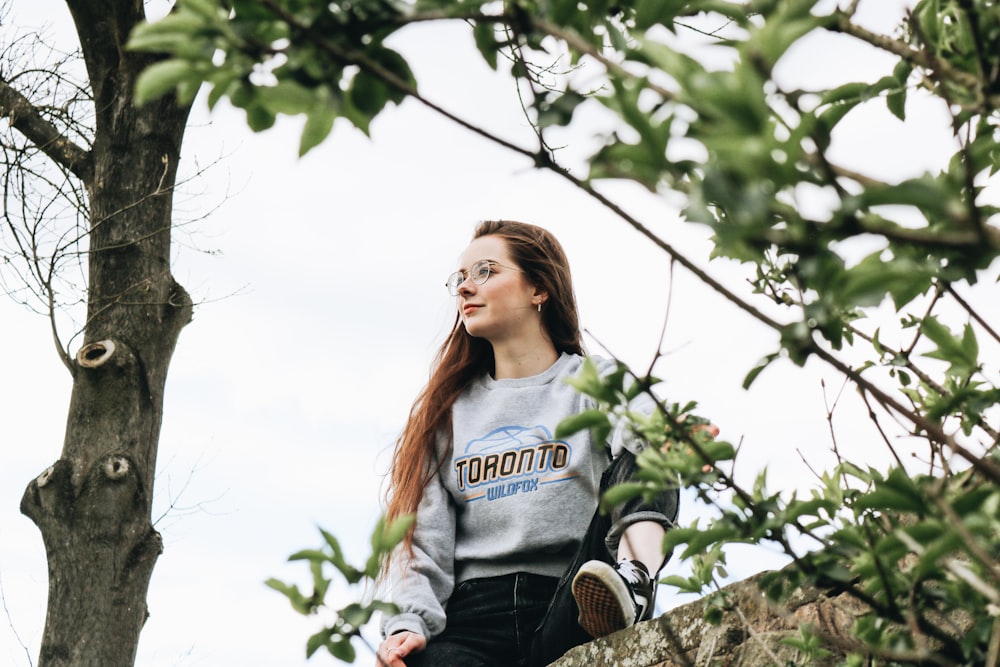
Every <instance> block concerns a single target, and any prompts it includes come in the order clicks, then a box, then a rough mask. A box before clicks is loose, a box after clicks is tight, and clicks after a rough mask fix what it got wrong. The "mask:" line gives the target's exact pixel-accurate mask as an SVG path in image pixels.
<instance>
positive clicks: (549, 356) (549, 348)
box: [493, 342, 559, 380]
mask: <svg viewBox="0 0 1000 667" xmlns="http://www.w3.org/2000/svg"><path fill="white" fill-rule="evenodd" d="M558 358H559V353H558V352H557V351H556V348H555V346H554V345H552V344H551V343H549V342H546V344H545V345H539V346H535V347H531V348H527V349H524V348H522V349H504V348H498V347H496V346H494V348H493V360H494V368H493V377H494V379H497V380H503V379H508V378H526V377H531V376H533V375H538V374H539V373H541V372H543V371H545V370H547V369H548V368H550V367H551V366H552V364H554V363H556V360H557V359H558Z"/></svg>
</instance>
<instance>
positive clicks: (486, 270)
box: [445, 259, 521, 296]
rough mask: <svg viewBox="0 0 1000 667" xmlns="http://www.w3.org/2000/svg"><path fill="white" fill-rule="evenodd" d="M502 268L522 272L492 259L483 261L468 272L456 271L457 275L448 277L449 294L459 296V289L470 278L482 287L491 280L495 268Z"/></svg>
mask: <svg viewBox="0 0 1000 667" xmlns="http://www.w3.org/2000/svg"><path fill="white" fill-rule="evenodd" d="M494 265H496V266H502V267H503V268H505V269H510V270H511V271H520V270H521V269H516V268H514V267H513V266H507V265H505V264H501V263H500V262H496V261H493V260H492V259H481V260H479V261H478V262H476V263H475V264H473V265H472V267H471V268H470V269H469V270H468V271H456V272H455V273H453V274H451V275H450V276H448V280H447V281H446V282H445V287H447V288H448V293H449V294H451V295H452V296H458V288H459V287H461V285H462V283H464V282H465V281H466V280H468V279H469V278H472V282H474V283H475V284H477V285H482V284H483V283H485V282H486V281H487V280H489V279H490V274H491V273H493V266H494Z"/></svg>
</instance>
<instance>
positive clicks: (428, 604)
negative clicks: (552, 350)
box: [382, 354, 641, 639]
mask: <svg viewBox="0 0 1000 667" xmlns="http://www.w3.org/2000/svg"><path fill="white" fill-rule="evenodd" d="M591 359H592V360H593V361H594V362H595V363H596V364H597V367H598V369H599V370H600V371H601V373H602V374H604V373H607V372H610V371H612V370H613V369H614V363H613V362H612V361H610V360H606V359H602V358H600V357H591ZM582 363H583V357H580V356H576V355H569V354H563V355H562V356H561V357H560V358H559V359H558V360H557V361H556V363H555V364H553V365H552V366H551V367H550V368H549V369H548V370H546V371H544V372H543V373H541V374H539V375H535V376H533V377H526V378H513V379H502V380H494V379H492V378H491V377H489V376H488V375H487V376H484V377H481V378H479V379H478V380H475V381H473V383H472V384H471V385H470V386H469V387H468V388H467V389H466V390H465V391H463V392H462V394H461V395H460V396H459V398H458V399H457V400H456V402H455V405H454V407H453V409H452V434H451V436H452V437H451V438H444V437H443V438H441V439H440V440H439V442H438V456H439V457H444V459H445V463H444V465H443V466H441V469H440V473H439V474H438V475H436V476H435V477H434V478H433V479H432V480H431V482H430V484H428V486H427V488H426V489H425V491H424V495H423V497H422V499H421V501H420V505H419V507H418V509H417V517H416V527H415V531H414V536H413V547H414V554H415V557H414V559H413V560H412V561H410V562H409V563H408V566H407V567H405V569H404V568H401V567H399V566H398V563H397V566H396V567H394V568H393V569H392V571H391V577H390V580H391V582H392V599H393V602H394V603H395V604H396V606H397V607H399V609H400V613H399V614H397V615H395V616H390V617H385V618H383V620H382V633H383V635H385V636H387V635H391V634H393V633H396V632H400V631H403V630H409V631H412V632H416V633H419V634H422V635H423V636H424V637H425V638H427V639H430V638H432V637H434V636H436V635H438V634H440V633H441V631H442V630H444V626H445V606H446V603H447V600H448V598H449V597H450V596H451V593H452V590H453V589H454V587H455V586H456V585H457V584H459V583H461V582H463V581H466V580H468V579H473V578H477V577H491V576H497V575H503V574H511V573H514V572H530V573H534V574H541V575H547V576H552V577H560V576H562V574H563V572H564V571H565V569H566V568H567V567H568V566H569V562H570V560H571V559H572V557H573V555H574V553H575V551H576V549H577V547H578V545H579V543H580V541H581V539H582V538H583V535H584V533H585V532H586V530H587V525H588V524H589V522H590V519H591V517H592V515H593V513H594V510H595V509H596V507H597V501H598V491H599V486H600V479H601V473H602V472H603V471H604V470H605V468H607V466H608V464H609V463H610V461H611V457H612V456H617V455H618V454H619V453H620V452H621V451H622V448H623V447H627V448H628V449H630V450H633V451H637V449H639V448H641V444H640V443H638V442H634V441H632V439H631V438H630V437H628V436H629V435H630V434H628V433H627V432H620V431H618V430H616V431H615V432H614V433H613V435H612V437H611V438H610V442H608V443H595V442H593V441H592V438H591V435H590V432H589V430H584V431H581V432H578V433H576V434H574V435H572V436H571V437H569V438H567V439H565V440H556V439H555V438H554V437H553V434H554V433H555V430H556V426H557V425H558V424H559V422H560V421H562V420H563V419H564V418H565V417H567V416H569V415H573V414H576V413H579V412H581V411H583V410H585V409H587V408H590V407H593V401H592V399H590V398H589V397H586V396H583V395H582V394H580V393H578V392H577V391H576V390H575V389H574V388H573V387H571V386H570V385H568V384H567V383H566V382H565V380H566V379H567V378H569V377H572V376H574V375H576V374H577V373H578V372H579V370H580V367H581V364H582ZM452 443H454V445H453V444H452Z"/></svg>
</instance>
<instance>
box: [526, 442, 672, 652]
mask: <svg viewBox="0 0 1000 667" xmlns="http://www.w3.org/2000/svg"><path fill="white" fill-rule="evenodd" d="M637 469H638V467H637V465H636V461H635V456H634V455H633V454H632V453H631V452H629V451H625V452H623V453H622V454H621V455H620V456H619V457H618V458H617V459H615V460H614V461H612V463H611V465H610V466H609V467H608V469H607V470H606V471H605V473H604V475H603V477H602V478H601V494H602V495H603V493H604V492H605V491H607V490H608V489H610V488H611V487H612V486H615V485H616V484H620V483H622V482H627V481H630V480H632V479H633V478H634V476H635V473H636V471H637ZM679 499H680V493H679V491H678V490H677V489H670V490H667V491H665V492H663V493H661V494H658V495H657V496H656V497H654V498H652V499H650V500H644V499H643V498H641V497H639V498H633V499H632V500H630V501H628V502H626V503H624V504H623V505H622V506H619V507H616V508H614V509H613V510H612V512H610V513H608V514H602V513H601V512H600V510H598V511H595V512H594V516H593V517H592V519H591V522H590V526H589V527H588V528H587V532H586V533H585V535H584V538H583V541H582V542H581V544H580V548H579V549H578V550H577V553H576V555H575V556H574V558H573V560H572V562H571V563H570V565H569V567H568V568H567V570H566V573H565V574H564V575H563V577H562V579H561V580H560V581H559V586H558V588H557V589H556V593H555V595H554V596H553V599H552V604H551V605H550V606H549V610H548V613H547V614H546V616H545V618H544V619H543V620H542V624H541V626H539V628H538V631H537V632H536V633H535V643H534V647H533V652H532V662H531V664H532V665H533V666H534V667H542V666H544V665H548V664H549V663H551V662H553V661H554V660H556V659H557V658H559V657H560V656H561V655H562V654H563V653H565V652H566V651H568V650H569V649H571V648H573V647H574V646H579V645H580V644H584V643H586V642H588V641H590V640H591V639H593V637H592V636H591V635H590V634H588V633H587V632H586V631H585V630H584V629H583V628H582V627H581V626H580V623H579V618H580V608H579V606H578V605H577V601H576V599H575V598H574V597H573V593H572V588H571V585H572V582H573V579H574V577H576V574H577V572H579V570H580V568H581V566H583V564H584V563H588V562H591V561H600V562H603V563H606V564H608V565H611V566H613V565H614V564H615V563H616V562H617V561H618V560H621V558H622V557H628V558H629V560H640V561H641V562H643V563H644V564H645V563H646V561H649V564H648V565H646V567H647V568H648V569H649V571H650V573H651V575H652V576H654V577H655V576H656V573H657V572H658V571H659V570H660V568H661V567H662V566H663V564H664V563H666V560H667V558H668V557H669V554H668V555H664V554H663V534H664V532H665V531H666V530H667V529H668V528H670V527H672V526H673V525H674V521H676V519H677V508H678V502H679ZM626 540H627V541H626ZM650 604H651V601H650Z"/></svg>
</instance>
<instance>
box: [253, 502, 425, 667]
mask: <svg viewBox="0 0 1000 667" xmlns="http://www.w3.org/2000/svg"><path fill="white" fill-rule="evenodd" d="M412 524H413V517H404V518H403V519H400V520H398V521H394V522H392V523H391V524H387V523H386V522H385V521H384V520H380V521H379V522H378V524H377V525H376V526H375V530H374V531H373V532H372V540H371V547H372V553H371V556H369V557H368V560H367V561H366V562H365V566H364V568H363V569H358V568H356V567H354V566H353V565H351V564H349V563H348V562H347V560H346V559H345V558H344V552H343V550H342V549H341V547H340V542H339V541H338V540H337V538H336V537H334V536H333V534H331V533H329V532H327V531H325V530H323V529H320V533H322V535H323V541H324V543H323V546H322V547H321V548H319V549H305V550H302V551H299V552H296V553H294V554H292V555H291V556H289V558H288V560H290V561H305V562H307V563H308V565H309V572H310V574H311V575H312V587H313V590H312V592H311V593H309V594H308V595H307V594H306V593H304V592H302V591H301V590H300V589H299V587H298V585H296V584H289V583H286V582H283V581H281V580H279V579H274V578H272V579H268V580H267V582H265V583H266V584H267V585H268V586H270V587H271V588H273V589H274V590H276V591H278V592H279V593H281V594H283V595H284V596H285V597H287V598H288V601H289V602H290V603H291V604H292V608H293V609H295V611H297V612H298V613H300V614H302V615H304V616H312V615H315V614H318V613H320V612H321V611H324V610H326V608H327V607H328V603H327V594H328V593H329V592H330V586H331V585H332V584H333V579H331V578H329V577H328V576H327V570H329V569H330V567H331V566H332V568H333V569H334V570H335V571H336V572H337V573H338V574H339V575H340V576H341V577H343V579H344V580H345V582H346V583H347V584H348V585H355V584H358V583H359V582H362V581H366V580H369V581H370V580H374V579H375V578H376V577H377V576H378V572H379V568H380V567H381V562H382V559H384V558H386V557H387V556H388V555H389V553H391V552H392V550H393V548H394V547H395V546H396V545H397V544H399V543H400V541H402V539H403V536H404V535H406V532H407V531H408V530H409V529H410V526H411V525H412ZM395 609H396V608H395V606H394V605H393V604H391V603H389V602H383V601H381V600H377V599H369V600H367V601H365V602H351V603H349V604H347V605H346V606H344V607H342V608H341V609H338V610H336V611H334V613H333V620H332V622H330V623H329V624H328V625H326V624H325V625H324V627H323V628H322V629H321V630H319V631H318V632H316V633H315V634H313V635H312V636H310V637H309V639H308V640H307V641H306V657H312V655H313V654H314V653H316V651H318V650H319V649H321V648H325V649H326V650H327V651H329V653H330V655H332V656H333V657H335V658H338V659H339V660H342V661H344V662H354V659H355V657H356V652H355V650H354V646H353V645H352V644H351V640H352V639H353V638H355V637H361V629H362V628H363V627H364V626H365V625H366V624H367V623H368V622H369V621H371V618H372V616H373V615H374V614H375V613H376V612H387V613H393V612H394V611H395Z"/></svg>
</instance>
